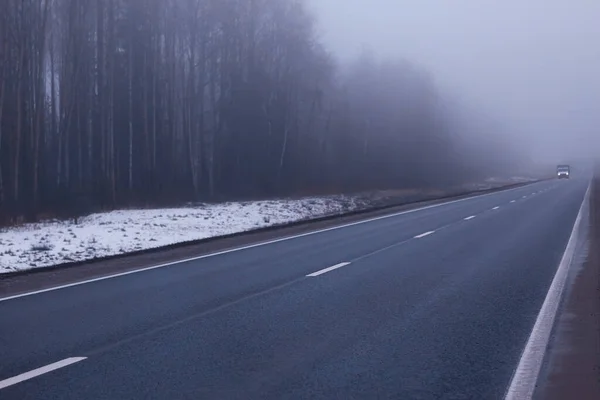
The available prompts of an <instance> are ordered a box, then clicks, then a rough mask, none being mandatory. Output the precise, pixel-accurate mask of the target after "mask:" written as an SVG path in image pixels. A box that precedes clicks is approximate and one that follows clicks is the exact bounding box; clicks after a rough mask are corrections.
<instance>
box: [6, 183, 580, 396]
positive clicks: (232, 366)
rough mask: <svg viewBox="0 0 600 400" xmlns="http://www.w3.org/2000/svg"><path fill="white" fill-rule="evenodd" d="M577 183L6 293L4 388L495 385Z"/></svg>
mask: <svg viewBox="0 0 600 400" xmlns="http://www.w3.org/2000/svg"><path fill="white" fill-rule="evenodd" d="M587 184H588V181H587V180H585V179H583V178H581V179H571V180H561V181H558V180H553V181H545V182H540V183H536V184H533V185H529V186H525V187H520V188H517V189H513V190H508V191H503V192H498V193H493V194H489V195H485V196H481V197H476V198H471V199H465V200H461V201H457V202H450V203H446V204H442V205H437V206H433V207H430V208H426V209H421V210H415V211H410V212H406V213H402V214H399V215H392V216H387V217H385V218H379V219H376V220H372V221H366V222H363V223H358V224H353V225H350V226H346V227H340V228H335V229H330V230H326V231H322V232H318V233H314V234H309V235H303V236H300V237H296V238H289V239H286V240H282V241H277V242H274V243H270V244H264V245H260V246H254V247H250V248H245V249H241V250H239V251H229V252H226V253H224V254H218V255H214V256H209V257H203V258H200V259H196V260H191V261H187V262H183V263H180V264H177V265H174V266H169V267H165V268H159V269H153V270H149V271H144V272H140V273H135V274H130V275H126V276H121V277H116V278H113V279H106V280H101V281H96V282H92V283H87V284H82V285H77V286H72V287H68V288H63V289H60V290H54V291H49V292H44V293H38V294H33V295H30V296H24V297H18V298H12V299H6V300H0V399H2V400H4V399H22V400H25V399H110V400H115V399H319V398H323V399H374V398H380V399H385V398H390V399H392V398H393V399H500V398H502V397H503V395H504V392H505V390H506V388H507V386H508V384H509V381H510V379H511V375H512V373H513V371H514V369H515V367H516V365H517V363H518V360H519V357H520V353H521V351H522V349H523V346H524V344H525V342H526V341H527V337H528V336H529V333H530V331H531V328H532V326H533V324H534V321H535V318H536V316H537V313H538V311H539V309H540V307H541V304H542V302H543V300H544V297H545V295H546V292H547V290H548V287H549V286H550V282H551V281H552V278H553V276H554V272H555V271H556V267H557V265H558V263H559V261H560V258H561V256H562V253H563V252H564V249H565V246H566V244H567V241H568V239H569V236H570V233H571V230H572V227H573V223H574V221H575V219H576V216H577V213H578V211H579V207H580V205H581V202H582V199H583V197H584V193H585V190H586V188H587ZM346 263H348V264H346ZM334 266H336V267H337V268H335V269H329V268H330V267H334ZM78 357H79V358H78ZM38 368H41V369H39V370H38ZM22 374H25V375H22Z"/></svg>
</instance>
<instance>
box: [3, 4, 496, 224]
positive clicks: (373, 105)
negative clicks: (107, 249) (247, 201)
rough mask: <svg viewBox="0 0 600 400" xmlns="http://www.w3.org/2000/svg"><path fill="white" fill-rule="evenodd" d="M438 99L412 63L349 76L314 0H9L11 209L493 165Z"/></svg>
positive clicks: (287, 187) (217, 194) (301, 187)
mask: <svg viewBox="0 0 600 400" xmlns="http://www.w3.org/2000/svg"><path fill="white" fill-rule="evenodd" d="M440 103H441V101H440V99H439V96H438V94H437V93H436V89H435V87H434V84H433V82H432V80H431V78H430V77H429V76H428V75H427V74H426V73H424V72H423V71H421V70H419V69H418V68H415V67H414V66H412V65H410V64H408V63H378V62H375V61H374V60H373V59H371V58H369V57H368V56H365V57H362V58H361V59H359V60H357V61H356V62H355V63H354V64H353V65H352V66H351V67H350V68H348V69H347V70H344V71H343V72H342V71H341V70H339V68H337V67H336V64H335V63H334V62H333V60H332V58H331V57H330V56H329V54H328V52H327V51H326V50H325V49H324V47H323V46H322V44H321V43H320V42H319V40H318V38H317V37H316V35H315V29H314V21H313V18H312V17H311V16H310V14H309V13H308V12H307V10H306V7H305V5H304V4H303V2H302V1H300V0H2V11H1V12H0V220H2V219H3V220H5V221H6V220H11V219H14V218H16V217H23V216H24V217H26V218H28V219H29V218H36V217H37V216H39V215H40V213H49V214H56V213H59V212H63V211H64V210H65V209H70V208H73V207H83V204H85V208H86V209H101V208H113V207H118V206H124V205H155V204H169V203H176V202H182V201H190V200H198V199H215V200H219V199H233V198H242V197H257V196H262V197H264V196H278V195H289V194H312V193H325V192H328V193H331V192H341V191H358V190H367V189H378V188H386V187H401V186H418V185H422V186H423V185H428V186H431V185H446V184H452V183H455V182H456V181H457V179H463V180H464V179H465V176H466V175H465V174H468V175H469V176H475V174H476V173H482V171H481V169H480V168H479V169H477V170H476V169H474V168H470V167H469V168H467V167H466V166H467V164H466V163H464V162H463V159H464V157H465V156H466V154H465V153H464V152H461V151H459V149H460V148H464V146H463V147H461V146H460V145H457V140H456V137H454V134H453V132H452V129H450V127H449V125H448V124H447V123H446V119H445V118H444V113H443V112H442V110H441V107H440ZM487 161H489V160H487ZM475 171H476V172H475Z"/></svg>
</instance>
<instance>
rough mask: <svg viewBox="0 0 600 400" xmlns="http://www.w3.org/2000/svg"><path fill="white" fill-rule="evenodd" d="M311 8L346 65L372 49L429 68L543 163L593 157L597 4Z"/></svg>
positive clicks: (312, 0)
mask: <svg viewBox="0 0 600 400" xmlns="http://www.w3.org/2000/svg"><path fill="white" fill-rule="evenodd" d="M342 3H343V4H342ZM309 4H310V6H311V9H312V10H313V12H314V14H315V16H316V17H317V21H318V32H319V34H320V37H321V38H322V40H323V41H324V43H325V44H326V46H327V48H328V49H329V50H330V51H331V52H332V53H333V54H334V55H335V57H336V59H338V60H340V61H341V62H342V63H347V62H348V61H350V60H352V59H354V58H356V57H357V56H358V55H359V54H360V53H361V52H362V51H363V50H364V49H368V50H369V51H370V52H372V53H373V54H374V55H375V56H376V57H378V58H379V59H406V60H408V61H410V62H411V63H414V64H416V65H418V66H422V67H423V68H425V69H427V70H428V71H430V72H431V73H432V75H433V76H434V77H435V81H436V85H437V87H438V89H439V90H440V91H441V92H442V93H444V95H448V96H449V97H450V100H451V101H456V102H459V103H460V104H462V106H464V108H466V109H469V110H471V111H473V112H476V113H480V114H482V115H486V116H488V117H489V118H491V119H492V120H494V121H496V122H498V123H500V124H502V125H503V126H504V127H506V130H507V131H508V132H510V134H511V135H513V136H514V139H515V140H524V141H526V142H527V143H528V144H529V145H531V146H532V148H533V149H534V153H533V156H534V158H535V159H537V160H543V161H547V162H552V161H554V160H556V161H557V162H558V160H567V159H570V158H574V157H578V156H580V155H581V156H587V155H589V153H590V152H594V150H595V149H596V148H597V145H598V143H599V142H600V141H599V140H598V139H597V137H598V135H597V133H596V131H597V129H598V128H597V127H598V126H599V125H600V79H598V77H597V71H600V51H599V50H598V48H597V47H595V46H593V41H592V38H593V37H597V36H598V34H599V33H600V26H598V25H597V21H598V20H599V18H600V3H598V2H593V1H580V2H575V3H573V4H571V3H570V2H568V1H563V0H553V1H541V0H534V1H529V2H527V3H526V4H525V3H522V2H517V1H506V2H495V1H489V0H488V1H478V2H475V1H472V0H462V1H454V2H452V4H451V5H450V4H449V2H444V1H441V0H425V1H419V2H416V1H412V2H411V1H402V2H398V1H390V0H370V1H369V2H368V5H367V2H366V1H362V0H343V1H342V0H309ZM590 144H593V146H590Z"/></svg>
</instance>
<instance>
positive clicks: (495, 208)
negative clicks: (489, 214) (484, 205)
mask: <svg viewBox="0 0 600 400" xmlns="http://www.w3.org/2000/svg"><path fill="white" fill-rule="evenodd" d="M499 208H500V206H496V207H494V208H492V210H497V209H499Z"/></svg>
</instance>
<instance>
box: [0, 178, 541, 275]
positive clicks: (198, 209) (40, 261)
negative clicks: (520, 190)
mask: <svg viewBox="0 0 600 400" xmlns="http://www.w3.org/2000/svg"><path fill="white" fill-rule="evenodd" d="M529 180H531V179H530V178H516V177H515V178H509V179H508V180H507V179H494V178H491V179H488V180H486V181H485V182H482V183H476V184H471V185H464V186H462V187H461V188H458V190H459V191H470V190H484V189H489V188H492V187H498V186H503V185H506V184H510V183H515V182H526V181H529ZM443 194H444V193H443V192H440V193H438V192H436V191H431V192H423V191H418V190H393V191H378V192H370V193H361V194H356V195H354V196H326V197H314V198H304V199H295V200H271V201H253V202H241V203H240V202H237V203H223V204H201V205H195V206H189V207H183V208H169V209H144V210H118V211H112V212H106V213H99V214H92V215H90V216H87V217H85V218H81V219H80V220H79V221H78V223H77V224H75V223H74V222H73V221H46V222H40V223H34V224H26V225H23V226H18V227H11V228H5V229H0V274H2V273H7V272H12V271H22V270H26V269H32V268H41V267H47V266H51V265H57V264H64V263H69V262H73V261H84V260H90V259H94V258H98V257H105V256H110V255H117V254H123V253H129V252H132V251H137V250H145V249H149V248H153V247H161V246H166V245H169V244H174V243H181V242H187V241H192V240H198V239H204V238H208V237H215V236H221V235H226V234H230V233H236V232H243V231H247V230H252V229H256V228H261V227H266V226H271V225H278V224H285V223H289V222H293V221H299V220H303V219H309V218H316V217H320V216H325V215H332V214H339V213H343V212H347V211H351V210H356V209H360V208H366V207H368V206H375V205H383V204H391V203H396V202H399V201H401V200H404V201H415V200H417V199H422V198H426V197H429V198H435V197H439V196H442V195H443Z"/></svg>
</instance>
